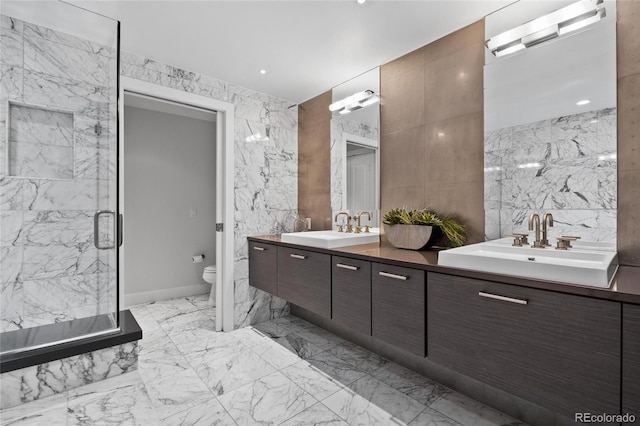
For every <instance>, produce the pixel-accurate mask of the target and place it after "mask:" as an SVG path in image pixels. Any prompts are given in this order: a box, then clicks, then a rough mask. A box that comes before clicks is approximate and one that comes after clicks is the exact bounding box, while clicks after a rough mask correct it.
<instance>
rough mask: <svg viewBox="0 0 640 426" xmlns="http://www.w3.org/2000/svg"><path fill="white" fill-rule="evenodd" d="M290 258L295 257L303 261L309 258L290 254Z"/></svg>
mask: <svg viewBox="0 0 640 426" xmlns="http://www.w3.org/2000/svg"><path fill="white" fill-rule="evenodd" d="M289 256H291V257H293V258H294V259H302V260H304V259H306V258H307V256H303V255H301V254H290V255H289Z"/></svg>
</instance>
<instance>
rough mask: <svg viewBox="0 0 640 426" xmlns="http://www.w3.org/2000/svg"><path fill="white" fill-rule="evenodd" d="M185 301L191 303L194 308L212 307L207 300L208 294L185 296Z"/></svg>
mask: <svg viewBox="0 0 640 426" xmlns="http://www.w3.org/2000/svg"><path fill="white" fill-rule="evenodd" d="M185 299H186V300H187V302H189V303H191V304H192V305H193V306H194V307H195V308H196V309H204V308H213V307H214V306H213V304H212V303H211V301H210V300H209V294H200V295H197V296H188V297H185Z"/></svg>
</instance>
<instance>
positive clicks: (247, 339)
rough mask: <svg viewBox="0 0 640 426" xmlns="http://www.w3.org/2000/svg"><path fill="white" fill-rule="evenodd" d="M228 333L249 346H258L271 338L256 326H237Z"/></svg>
mask: <svg viewBox="0 0 640 426" xmlns="http://www.w3.org/2000/svg"><path fill="white" fill-rule="evenodd" d="M229 334H230V335H232V336H234V337H235V338H236V339H238V340H239V341H241V342H242V343H243V344H244V345H246V346H247V347H249V348H252V347H256V346H260V345H262V344H264V343H266V342H267V341H269V340H271V338H270V337H269V336H267V335H266V334H264V333H263V332H262V331H260V330H258V329H257V328H254V327H253V326H247V327H242V328H238V329H236V330H233V331H232V332H231V333H229Z"/></svg>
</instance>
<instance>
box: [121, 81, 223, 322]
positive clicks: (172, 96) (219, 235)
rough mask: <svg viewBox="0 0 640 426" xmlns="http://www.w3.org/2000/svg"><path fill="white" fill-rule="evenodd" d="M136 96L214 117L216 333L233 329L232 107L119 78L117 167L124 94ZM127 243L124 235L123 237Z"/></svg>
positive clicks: (213, 100) (122, 171)
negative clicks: (199, 110) (220, 226)
mask: <svg viewBox="0 0 640 426" xmlns="http://www.w3.org/2000/svg"><path fill="white" fill-rule="evenodd" d="M125 91H126V92H132V93H138V94H141V95H146V96H151V97H155V98H158V99H160V100H167V101H171V102H177V103H181V104H185V105H188V106H194V107H198V108H204V109H207V110H210V111H211V112H212V113H214V114H217V119H216V223H222V224H223V227H224V228H223V231H222V232H216V289H215V291H216V321H215V323H216V330H218V331H232V330H233V326H234V324H233V322H234V321H233V318H234V315H233V311H234V309H233V308H234V284H233V276H234V253H235V252H234V235H233V233H234V200H233V197H234V190H233V188H234V172H235V170H234V169H235V168H234V145H235V144H234V105H233V104H232V103H229V102H224V101H220V100H217V99H213V98H208V97H206V96H201V95H196V94H194V93H189V92H185V91H182V90H177V89H172V88H169V87H165V86H161V85H158V84H154V83H149V82H146V81H142V80H137V79H134V78H130V77H125V76H121V77H120V96H119V102H120V105H119V108H118V110H119V122H120V128H119V129H118V132H119V135H120V137H119V141H120V142H119V144H120V147H119V150H120V158H119V159H118V161H119V164H120V165H123V163H124V159H123V156H124V92H125ZM119 169H120V172H119V174H120V176H119V178H120V188H119V192H120V196H119V197H120V200H119V202H120V206H121V207H120V210H121V213H123V214H126V206H125V205H124V185H125V179H124V167H123V166H121V167H120V168H119ZM124 241H126V235H125V236H124ZM125 250H126V244H125V245H123V247H122V249H121V250H120V254H119V258H118V262H119V263H120V268H119V271H120V273H119V276H118V282H119V290H120V291H119V295H120V300H119V302H120V306H124V285H125V282H124V251H125Z"/></svg>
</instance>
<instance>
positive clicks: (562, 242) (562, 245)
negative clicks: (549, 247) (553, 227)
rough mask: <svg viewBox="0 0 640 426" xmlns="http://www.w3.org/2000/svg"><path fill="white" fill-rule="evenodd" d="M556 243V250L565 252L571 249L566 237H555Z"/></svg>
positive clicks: (569, 241)
mask: <svg viewBox="0 0 640 426" xmlns="http://www.w3.org/2000/svg"><path fill="white" fill-rule="evenodd" d="M556 239H557V240H558V243H557V244H556V250H567V249H569V248H571V240H570V239H569V238H567V237H557V238H556Z"/></svg>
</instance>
